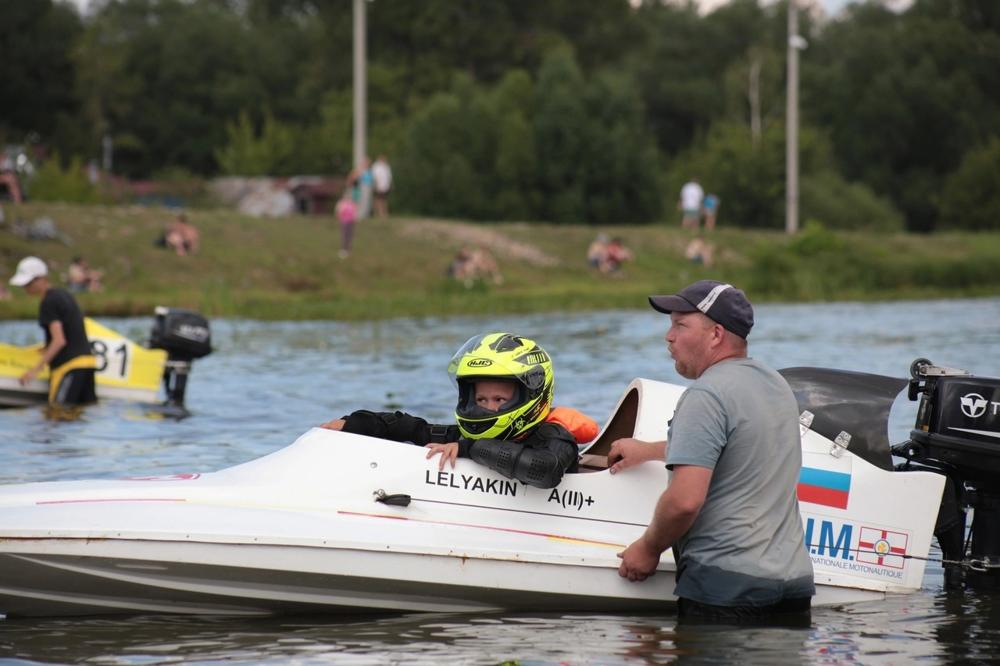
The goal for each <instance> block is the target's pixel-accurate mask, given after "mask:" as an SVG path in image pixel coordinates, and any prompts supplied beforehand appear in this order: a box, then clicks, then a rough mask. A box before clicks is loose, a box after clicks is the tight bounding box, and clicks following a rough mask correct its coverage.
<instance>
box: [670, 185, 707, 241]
mask: <svg viewBox="0 0 1000 666" xmlns="http://www.w3.org/2000/svg"><path fill="white" fill-rule="evenodd" d="M704 198H705V190H703V189H702V188H701V185H699V184H698V179H697V178H692V179H691V180H689V181H688V182H686V183H684V187H682V188H681V196H680V200H679V201H678V202H677V207H678V208H680V209H681V227H682V228H683V229H697V228H698V227H699V226H700V225H701V204H702V201H703V200H704Z"/></svg>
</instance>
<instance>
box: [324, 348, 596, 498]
mask: <svg viewBox="0 0 1000 666" xmlns="http://www.w3.org/2000/svg"><path fill="white" fill-rule="evenodd" d="M448 373H449V374H450V375H451V377H452V379H453V381H454V382H455V384H456V386H457V387H458V406H457V407H456V408H455V417H456V419H457V421H458V424H457V425H431V424H428V423H427V422H426V421H425V420H423V419H420V418H417V417H414V416H411V415H409V414H404V413H403V412H370V411H365V410H361V411H356V412H354V413H352V414H350V415H348V416H345V417H344V418H342V419H337V420H334V421H330V422H329V423H324V424H323V427H324V428H329V429H332V430H343V431H344V432H351V433H356V434H360V435H368V436H371V437H379V438H381V439H389V440H393V441H398V442H411V443H413V444H417V445H420V446H426V447H427V448H428V449H429V451H428V452H427V457H428V458H432V457H433V456H436V455H440V456H441V467H444V465H445V463H447V462H450V463H451V464H452V466H454V464H455V459H456V458H471V459H472V460H475V461H476V462H478V463H480V464H482V465H486V466H487V467H489V468H490V469H492V470H494V471H496V472H499V473H500V474H503V475H504V476H506V477H507V478H511V479H516V480H518V481H521V482H523V483H526V484H528V485H530V486H536V487H539V488H554V487H555V486H557V485H559V481H561V480H562V476H563V474H564V473H565V472H575V471H576V467H577V460H578V453H577V451H578V448H577V445H578V443H580V444H582V443H586V442H589V441H590V440H592V439H593V438H594V437H595V436H596V435H597V430H598V429H597V423H596V422H594V421H593V419H590V418H588V417H586V416H584V415H583V414H581V413H579V412H577V411H575V410H572V409H568V408H565V407H558V408H555V409H553V408H552V394H553V389H554V377H553V373H552V361H551V359H550V358H549V355H548V354H547V353H546V352H545V350H544V349H542V348H541V347H539V346H538V345H537V344H536V343H535V342H534V341H533V340H529V339H527V338H522V337H519V336H516V335H511V334H510V333H487V334H485V335H477V336H474V337H473V338H471V339H469V341H468V342H466V343H465V344H464V345H462V347H461V348H460V349H459V350H458V352H456V353H455V355H454V356H453V357H452V359H451V362H450V363H449V364H448Z"/></svg>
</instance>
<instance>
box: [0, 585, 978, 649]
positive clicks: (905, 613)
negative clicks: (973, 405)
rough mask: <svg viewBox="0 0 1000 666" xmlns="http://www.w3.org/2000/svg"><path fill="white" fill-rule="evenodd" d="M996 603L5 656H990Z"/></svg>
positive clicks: (291, 630) (250, 638)
mask: <svg viewBox="0 0 1000 666" xmlns="http://www.w3.org/2000/svg"><path fill="white" fill-rule="evenodd" d="M996 613H997V605H996V604H995V603H993V600H992V599H991V598H990V597H984V596H977V595H975V594H972V593H969V594H966V595H964V596H953V597H949V596H947V595H945V594H944V593H941V592H937V593H934V594H916V595H909V596H908V597H894V598H891V599H890V600H889V601H887V602H885V603H879V604H871V603H869V604H854V605H848V606H844V607H842V608H825V609H817V610H815V611H814V612H813V622H812V626H811V627H809V628H805V629H791V628H780V627H749V628H748V627H732V626H697V625H695V626H689V625H678V624H677V622H676V618H674V617H673V616H670V615H635V616H628V615H615V616H607V615H597V616H595V615H585V614H558V615H556V614H535V615H530V616H528V615H523V614H518V615H515V614H475V615H473V614H464V615H442V614H412V615H401V616H387V617H360V618H350V619H344V618H331V617H311V616H309V617H307V616H302V617H285V618H262V619H254V620H247V619H231V618H188V617H164V616H156V617H154V616H144V617H135V618H130V619H128V620H120V619H95V618H85V619H58V620H38V621H26V620H8V621H6V622H3V623H0V655H3V656H6V657H11V658H19V659H28V660H34V661H39V662H50V663H51V662H57V663H61V662H65V663H79V662H86V663H89V664H153V663H155V664H169V663H186V664H198V663H211V662H217V661H223V660H226V661H252V662H254V663H275V664H277V663H289V662H294V663H297V664H314V663H315V664H320V663H330V662H331V661H335V662H336V663H338V664H355V663H356V664H373V663H380V664H384V663H406V664H411V663H412V664H443V663H456V664H497V663H501V662H504V661H507V660H518V661H520V663H528V664H531V663H539V664H566V663H569V664H578V663H597V664H628V663H678V662H679V663H726V664H735V663H749V664H815V663H819V664H851V663H865V664H871V663H886V664H903V663H911V662H913V661H914V660H917V661H920V662H923V663H960V662H961V663H969V662H980V663H987V662H991V661H993V658H994V655H995V654H996V649H997V647H998V645H997V636H998V625H997V617H996Z"/></svg>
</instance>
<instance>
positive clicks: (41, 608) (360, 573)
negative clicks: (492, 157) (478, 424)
mask: <svg viewBox="0 0 1000 666" xmlns="http://www.w3.org/2000/svg"><path fill="white" fill-rule="evenodd" d="M897 390H898V389H897ZM682 391H683V388H682V387H680V386H675V385H671V384H664V383H660V382H655V381H651V380H645V379H637V380H635V381H634V382H632V384H630V385H629V387H628V389H627V390H626V391H625V393H624V395H623V396H622V398H621V400H620V401H619V403H618V406H617V407H616V409H615V411H614V413H613V414H612V418H611V419H609V421H608V423H607V424H606V426H605V428H604V430H603V431H602V434H601V435H600V436H599V437H598V439H597V440H595V442H594V444H593V445H592V446H591V447H590V449H589V451H587V453H586V454H585V455H584V456H583V458H584V465H583V467H582V468H581V471H580V473H577V474H568V475H566V476H565V477H564V479H563V481H562V483H561V484H560V485H559V486H558V487H557V488H554V489H549V490H544V489H539V488H533V487H529V486H526V485H523V484H520V483H518V482H515V481H511V480H509V479H506V478H504V477H502V476H499V475H496V474H494V473H492V472H490V471H489V470H488V469H486V468H484V467H481V466H479V465H477V464H476V463H474V462H472V461H469V460H459V461H458V464H457V466H456V467H455V468H454V469H451V468H446V469H444V470H439V469H438V461H437V459H432V460H427V459H426V458H425V451H424V450H423V449H421V448H418V447H415V446H409V445H404V444H398V443H393V442H386V441H382V440H378V439H373V438H368V437H362V436H358V435H352V434H347V433H342V432H334V431H328V430H322V429H318V428H313V429H311V430H309V431H307V432H306V433H305V434H303V435H302V436H301V437H299V438H298V440H296V441H295V442H294V443H293V444H291V445H290V446H288V447H286V448H284V449H281V450H279V451H276V452H274V453H272V454H270V455H267V456H264V457H262V458H259V459H257V460H254V461H251V462H248V463H245V464H242V465H237V466H235V467H231V468H228V469H224V470H221V471H218V472H214V473H207V474H176V475H170V476H162V477H143V478H130V479H122V480H113V481H71V482H53V483H32V484H24V485H15V486H7V487H3V488H0V614H5V615H7V616H10V617H15V616H40V615H80V614H105V613H187V614H195V613H200V614H265V613H286V612H310V613H311V612H335V613H336V612H341V613H348V612H350V613H357V612H386V611H388V612H398V611H452V612H454V611H459V612H462V611H486V610H497V609H506V610H531V611H539V610H577V611H582V610H586V611H626V612H633V611H643V610H663V609H666V608H668V607H669V605H670V602H671V601H673V600H674V596H673V591H674V569H675V566H674V562H673V560H672V559H671V556H670V554H669V553H666V554H664V556H663V559H662V560H661V563H660V567H659V571H658V574H657V575H655V576H653V577H651V578H650V579H649V580H647V581H645V582H642V583H630V582H628V581H627V580H625V579H623V578H621V577H620V576H619V575H618V558H617V553H618V552H620V551H621V550H622V548H623V547H624V546H625V545H627V544H628V543H630V542H631V541H632V540H634V539H635V538H636V537H638V536H639V535H640V534H641V533H642V531H643V529H644V528H645V526H646V524H647V522H648V521H649V519H650V517H651V515H652V510H653V507H654V504H655V502H656V499H657V497H658V496H659V494H660V493H661V492H662V490H663V488H664V486H665V484H666V483H667V473H666V470H665V468H664V466H663V464H662V463H658V462H648V463H645V464H643V465H639V466H636V467H633V468H630V469H628V470H626V471H624V472H622V473H621V474H617V475H615V476H611V475H610V474H609V473H608V471H607V469H606V459H604V460H603V462H604V463H605V465H602V464H601V463H602V456H601V453H602V452H605V453H606V450H607V446H608V445H609V443H610V441H612V440H613V439H614V438H617V437H620V436H623V435H634V436H636V437H639V438H642V439H647V440H656V439H662V438H664V436H665V434H666V427H667V420H668V419H669V418H670V416H671V414H672V411H673V405H674V404H675V403H676V400H677V398H678V397H679V396H680V394H681V393H682ZM801 433H802V452H803V468H802V476H801V484H800V487H799V496H800V506H801V509H802V519H803V521H804V527H805V538H806V541H807V545H808V547H809V551H810V554H811V555H812V559H813V565H814V567H815V575H816V583H817V596H816V598H815V599H814V603H815V604H816V605H827V604H840V603H845V602H854V601H864V600H877V599H881V598H883V597H884V595H885V594H887V593H905V592H910V591H913V590H916V589H918V588H919V587H920V585H921V581H922V578H923V574H924V560H923V559H921V558H924V557H926V556H927V554H928V550H929V548H930V542H931V536H932V530H933V526H934V517H935V516H936V514H937V509H938V504H939V502H940V499H941V492H942V486H943V477H942V476H940V475H938V474H934V473H930V472H912V473H898V472H897V473H894V472H892V471H888V470H885V469H880V468H879V467H877V466H876V465H873V464H871V463H869V462H867V461H866V460H865V459H864V458H862V457H861V456H859V455H856V454H855V453H852V451H851V450H850V449H845V448H844V446H843V443H844V442H843V441H841V442H839V443H835V442H834V441H831V440H830V439H827V438H826V437H824V436H822V435H820V434H819V433H817V432H814V431H813V430H811V429H810V428H808V427H806V426H805V425H803V426H802V427H801ZM841 439H843V438H841ZM886 455H888V453H887V454H886ZM763 464H766V461H763Z"/></svg>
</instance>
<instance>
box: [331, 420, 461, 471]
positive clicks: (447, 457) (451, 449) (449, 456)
mask: <svg viewBox="0 0 1000 666" xmlns="http://www.w3.org/2000/svg"><path fill="white" fill-rule="evenodd" d="M344 423H345V421H344V419H334V420H332V421H327V422H326V423H323V424H321V425H320V428H326V429H327V430H343V429H344ZM426 448H427V459H428V460H430V459H431V458H433V457H434V456H436V455H438V454H441V460H440V461H439V463H438V469H444V466H445V465H446V464H447V463H451V467H452V469H454V468H455V461H456V460H458V442H448V443H447V444H428V445H427V447H426Z"/></svg>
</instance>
